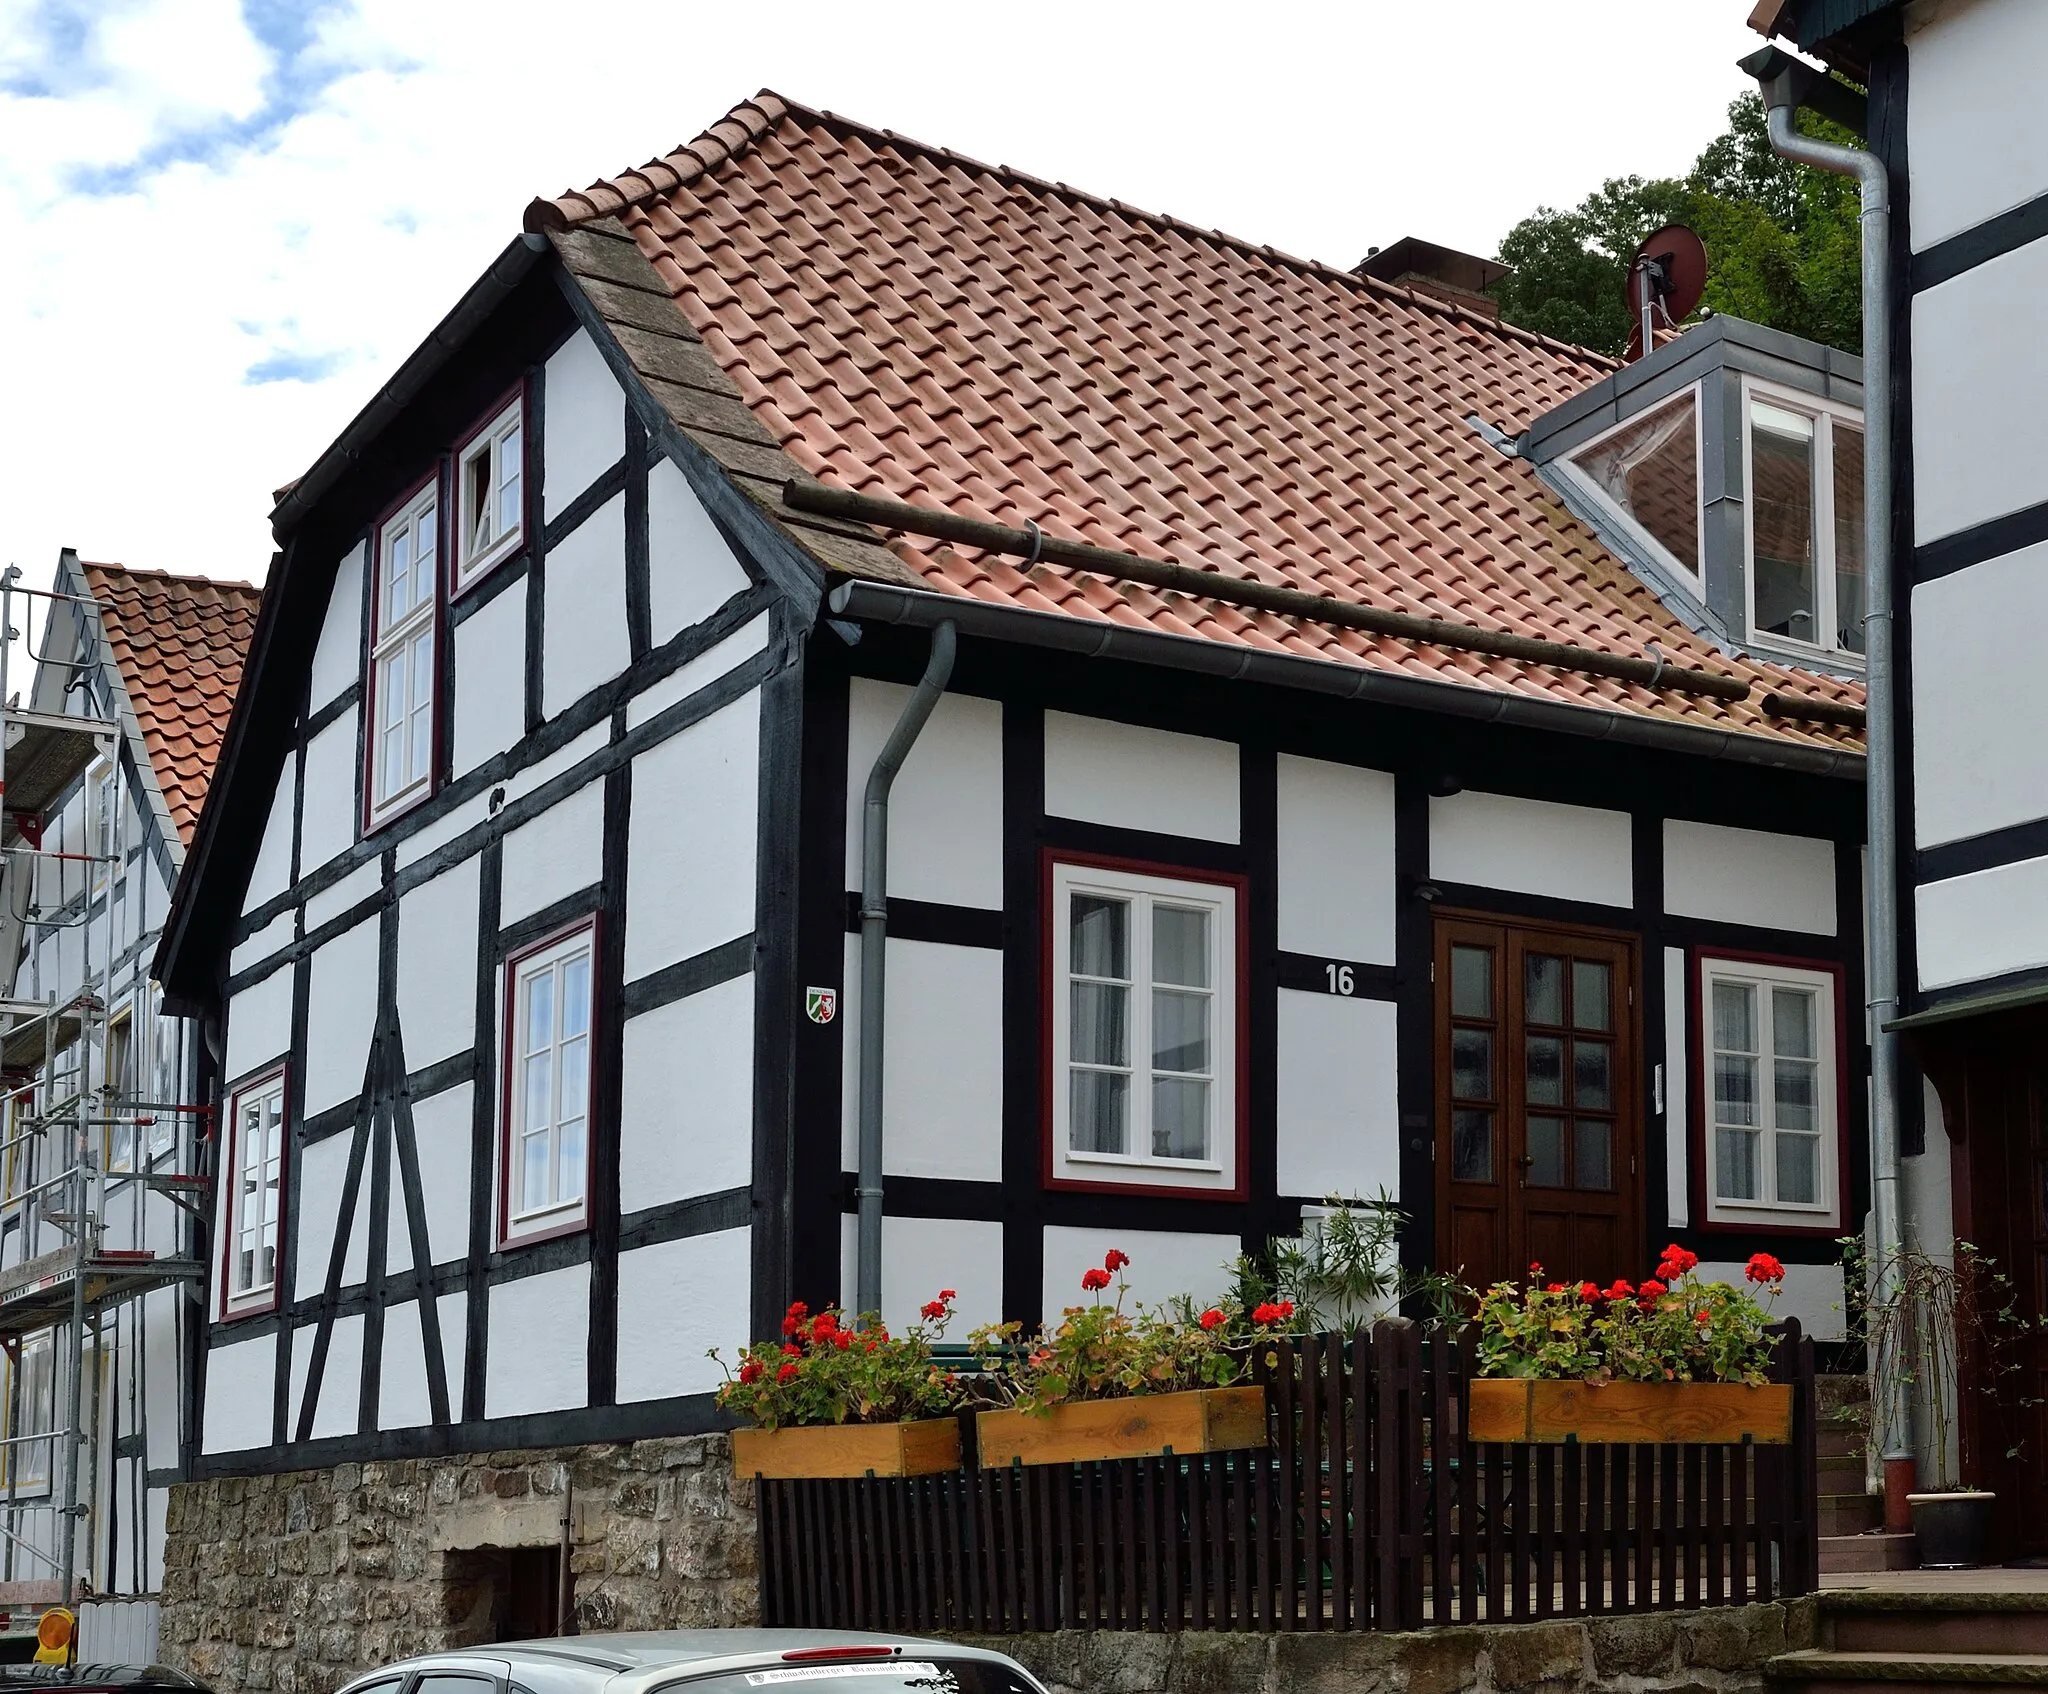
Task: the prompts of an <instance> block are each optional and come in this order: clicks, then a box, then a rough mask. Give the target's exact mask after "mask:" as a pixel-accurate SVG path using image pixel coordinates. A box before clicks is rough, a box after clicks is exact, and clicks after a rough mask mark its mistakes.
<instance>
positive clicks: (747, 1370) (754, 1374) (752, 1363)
mask: <svg viewBox="0 0 2048 1694" xmlns="http://www.w3.org/2000/svg"><path fill="white" fill-rule="evenodd" d="M760 1380H761V1361H760V1360H759V1359H749V1360H748V1361H747V1362H746V1363H745V1364H743V1365H741V1366H740V1381H742V1382H759V1381H760Z"/></svg>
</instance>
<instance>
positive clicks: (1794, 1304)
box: [1699, 1259, 1848, 1341]
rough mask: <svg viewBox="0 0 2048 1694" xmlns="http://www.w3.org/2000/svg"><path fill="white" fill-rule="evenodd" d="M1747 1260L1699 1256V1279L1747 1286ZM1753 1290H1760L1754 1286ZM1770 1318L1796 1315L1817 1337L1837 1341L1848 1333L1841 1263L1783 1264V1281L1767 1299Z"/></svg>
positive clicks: (1802, 1326) (1732, 1285)
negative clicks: (1718, 1259) (1719, 1259)
mask: <svg viewBox="0 0 2048 1694" xmlns="http://www.w3.org/2000/svg"><path fill="white" fill-rule="evenodd" d="M1748 1262H1749V1261H1748V1260H1746V1259H1744V1260H1740V1261H1737V1262H1732V1263H1720V1262H1713V1263H1710V1262H1709V1261H1707V1260H1705V1259H1702V1260H1701V1261H1700V1263H1699V1276H1700V1280H1701V1281H1702V1282H1725V1283H1727V1284H1728V1285H1729V1286H1730V1287H1731V1288H1749V1284H1748V1282H1746V1281H1745V1280H1744V1278H1743V1270H1744V1267H1745V1266H1746V1265H1747V1264H1748ZM1750 1291H1751V1292H1752V1293H1756V1292H1760V1291H1759V1290H1756V1289H1751V1290H1750ZM1764 1304H1765V1305H1766V1306H1768V1307H1769V1308H1770V1312H1771V1316H1772V1317H1773V1318H1797V1319H1798V1320H1799V1326H1800V1328H1802V1329H1804V1330H1805V1331H1806V1333H1807V1334H1808V1335H1810V1336H1812V1337H1813V1339H1814V1340H1816V1341H1840V1340H1842V1339H1843V1337H1844V1336H1845V1335H1847V1333H1848V1317H1847V1313H1846V1312H1845V1311H1844V1309H1843V1301H1842V1267H1841V1266H1840V1265H1838V1264H1835V1265H1795V1264H1793V1263H1791V1262H1790V1261H1787V1263H1786V1265H1785V1285H1784V1287H1783V1288H1782V1289H1780V1290H1779V1292H1778V1296H1777V1298H1776V1299H1775V1300H1772V1299H1768V1298H1767V1299H1766V1300H1765V1302H1764Z"/></svg>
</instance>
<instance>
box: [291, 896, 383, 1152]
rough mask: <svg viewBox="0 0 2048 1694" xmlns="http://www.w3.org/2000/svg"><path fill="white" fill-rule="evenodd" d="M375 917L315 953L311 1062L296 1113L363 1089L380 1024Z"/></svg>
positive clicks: (309, 1006) (309, 1007) (309, 1016)
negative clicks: (366, 1066) (374, 1031)
mask: <svg viewBox="0 0 2048 1694" xmlns="http://www.w3.org/2000/svg"><path fill="white" fill-rule="evenodd" d="M378 927H379V926H378V921H377V919H376V918H374V917H372V918H368V919H365V920H364V921H363V922H362V923H359V924H357V925H356V926H355V927H354V928H353V929H347V930H344V931H342V933H341V934H340V935H337V936H336V937H335V938H334V939H333V940H332V941H330V942H328V943H327V944H326V945H325V946H323V947H320V948H317V949H316V950H315V951H314V953H313V961H312V982H311V985H310V989H309V992H308V995H307V1003H306V1029H307V1034H306V1064H305V1075H304V1079H303V1085H302V1088H301V1092H300V1095H299V1100H300V1107H299V1110H298V1112H297V1113H296V1114H295V1115H296V1116H300V1117H311V1116H313V1114H314V1113H316V1112H324V1111H325V1110H327V1108H328V1107H329V1106H338V1105H340V1104H341V1102H342V1101H344V1100H353V1099H354V1098H355V1097H356V1096H357V1095H358V1094H360V1093H361V1092H362V1090H363V1070H364V1066H365V1064H366V1063H367V1062H368V1060H369V1056H370V1036H371V1033H372V1031H373V1030H374V1029H375V1028H376V1023H377V931H378Z"/></svg>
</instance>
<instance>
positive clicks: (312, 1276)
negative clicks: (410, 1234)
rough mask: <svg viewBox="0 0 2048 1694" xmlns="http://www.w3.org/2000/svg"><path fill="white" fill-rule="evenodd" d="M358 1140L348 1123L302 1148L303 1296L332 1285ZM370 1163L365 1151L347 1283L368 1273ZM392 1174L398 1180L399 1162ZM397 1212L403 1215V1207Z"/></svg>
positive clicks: (346, 1261) (345, 1258) (344, 1275)
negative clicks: (330, 1267) (336, 1240)
mask: <svg viewBox="0 0 2048 1694" xmlns="http://www.w3.org/2000/svg"><path fill="white" fill-rule="evenodd" d="M354 1141H355V1134H354V1131H353V1130H348V1129H344V1130H343V1131H341V1133H340V1134H338V1135H328V1136H323V1137H322V1138H321V1139H320V1140H318V1141H315V1142H312V1143H310V1144H309V1145H307V1146H306V1147H304V1148H302V1149H301V1150H300V1153H299V1168H298V1170H297V1172H296V1173H294V1174H295V1176H296V1179H297V1181H298V1185H299V1193H298V1200H297V1211H298V1219H297V1222H298V1231H297V1233H298V1238H299V1239H298V1274H297V1281H296V1284H295V1286H296V1287H297V1290H298V1293H299V1295H300V1296H301V1297H302V1298H309V1297H311V1296H312V1295H315V1294H318V1293H319V1292H320V1291H321V1290H322V1289H323V1288H325V1287H326V1286H327V1271H328V1262H329V1261H330V1260H331V1259H332V1258H333V1256H334V1232H335V1230H336V1229H337V1228H338V1227H339V1225H340V1222H341V1202H342V1192H343V1190H344V1189H345V1188H346V1187H347V1186H348V1156H349V1148H350V1147H351V1145H352V1144H353V1143H354ZM370 1164H371V1160H370V1158H369V1157H368V1156H365V1158H364V1160H363V1175H362V1180H361V1181H360V1182H359V1183H358V1184H357V1187H356V1203H355V1212H354V1215H353V1216H352V1217H351V1218H350V1219H349V1225H348V1246H347V1247H346V1249H345V1250H344V1251H343V1253H342V1255H341V1286H342V1287H344V1288H353V1287H355V1286H356V1285H357V1284H358V1283H360V1282H362V1281H363V1280H364V1279H365V1278H366V1277H368V1275H369V1265H370V1174H371V1173H370ZM392 1178H393V1184H394V1186H395V1185H396V1181H397V1169H396V1165H395V1163H394V1166H393V1172H392ZM394 1197H395V1196H394ZM397 1215H398V1216H400V1217H402V1216H403V1215H404V1214H403V1211H402V1209H400V1210H399V1211H398V1213H397Z"/></svg>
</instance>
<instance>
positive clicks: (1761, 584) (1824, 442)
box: [1747, 391, 1865, 653]
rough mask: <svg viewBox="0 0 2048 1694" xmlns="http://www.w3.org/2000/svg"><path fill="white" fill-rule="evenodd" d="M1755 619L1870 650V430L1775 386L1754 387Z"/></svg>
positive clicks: (1817, 643) (1782, 631)
mask: <svg viewBox="0 0 2048 1694" xmlns="http://www.w3.org/2000/svg"><path fill="white" fill-rule="evenodd" d="M1747 421H1748V429H1749V480H1750V524H1749V531H1750V534H1749V540H1750V558H1749V563H1750V628H1751V630H1752V631H1753V632H1754V633H1755V634H1758V635H1773V636H1778V637H1780V638H1782V639H1784V640H1788V641H1796V642H1799V643H1801V644H1803V645H1805V646H1809V647H1818V648H1823V649H1827V650H1830V651H1834V652H1842V653H1861V652H1862V651H1863V619H1864V612H1865V597H1864V570H1863V539H1864V538H1863V431H1862V428H1861V427H1860V425H1858V424H1857V423H1855V422H1852V421H1851V420H1850V419H1849V418H1847V417H1842V416H1837V415H1836V414H1835V413H1833V412H1831V411H1829V410H1827V409H1825V408H1823V407H1819V406H1812V405H1805V404H1801V403H1799V402H1798V401H1797V400H1795V399H1794V398H1792V397H1790V396H1782V397H1781V396H1779V395H1778V394H1776V392H1775V391H1768V392H1763V393H1759V392H1751V393H1750V394H1749V396H1748V409H1747Z"/></svg>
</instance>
